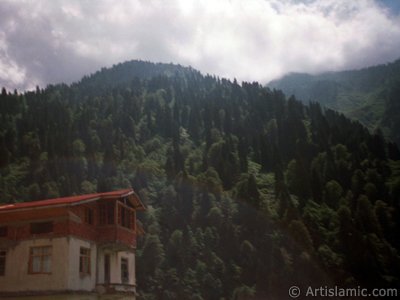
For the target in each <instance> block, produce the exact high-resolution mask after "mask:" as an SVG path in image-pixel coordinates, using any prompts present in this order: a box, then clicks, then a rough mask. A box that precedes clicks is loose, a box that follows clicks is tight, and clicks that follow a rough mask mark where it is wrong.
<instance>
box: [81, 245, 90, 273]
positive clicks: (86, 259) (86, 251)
mask: <svg viewBox="0 0 400 300" xmlns="http://www.w3.org/2000/svg"><path fill="white" fill-rule="evenodd" d="M82 251H83V253H82ZM91 253H92V251H91V249H90V248H87V247H80V248H79V274H81V275H91V269H92V263H91ZM84 266H86V268H84Z"/></svg>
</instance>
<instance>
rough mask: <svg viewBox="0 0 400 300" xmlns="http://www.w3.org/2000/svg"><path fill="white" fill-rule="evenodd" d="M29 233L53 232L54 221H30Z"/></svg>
mask: <svg viewBox="0 0 400 300" xmlns="http://www.w3.org/2000/svg"><path fill="white" fill-rule="evenodd" d="M29 229H30V230H29V232H30V234H49V233H53V232H54V222H53V221H46V222H32V223H31V224H30V228H29Z"/></svg>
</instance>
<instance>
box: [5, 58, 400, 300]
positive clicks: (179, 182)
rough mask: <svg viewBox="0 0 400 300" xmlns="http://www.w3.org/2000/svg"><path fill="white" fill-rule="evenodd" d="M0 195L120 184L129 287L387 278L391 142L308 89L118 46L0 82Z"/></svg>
mask: <svg viewBox="0 0 400 300" xmlns="http://www.w3.org/2000/svg"><path fill="white" fill-rule="evenodd" d="M0 124H1V126H0V201H2V202H20V201H31V200H37V199H45V198H52V197H59V196H67V195H73V194H83V193H90V192H96V191H99V192H100V191H110V190H114V189H118V188H127V187H131V186H132V187H133V188H134V189H135V190H136V191H137V192H138V194H139V195H140V197H141V199H142V201H143V202H144V203H145V204H146V206H147V208H148V209H147V211H146V212H145V213H143V214H142V215H141V216H140V218H141V222H142V223H143V226H144V229H145V231H146V234H145V235H144V236H142V237H141V238H140V240H139V246H138V249H137V281H138V282H137V283H138V290H139V293H140V299H147V300H149V299H196V300H200V299H205V300H213V299H226V300H227V299H232V300H238V299H253V298H254V299H287V298H288V294H287V293H288V287H290V286H292V285H298V286H300V287H307V286H308V285H312V286H315V287H319V286H321V285H328V286H333V285H335V284H337V285H339V286H341V287H357V286H358V285H360V286H363V287H371V288H372V287H374V288H377V287H399V285H400V255H399V250H400V239H399V236H398V233H399V232H400V228H399V225H400V223H399V220H400V215H399V213H400V210H399V199H400V153H399V150H398V147H397V146H396V144H394V143H388V142H386V141H385V140H384V138H383V137H382V135H381V134H379V132H378V133H376V134H371V133H370V132H369V131H368V130H367V129H366V128H365V127H363V126H362V125H361V124H360V123H358V122H355V121H351V120H349V119H347V118H346V117H344V116H343V115H342V114H339V113H337V112H335V111H333V110H329V109H323V108H321V106H320V104H318V103H310V104H308V105H307V106H305V105H304V104H302V103H301V102H299V101H297V100H296V99H295V98H294V97H290V98H288V99H287V98H285V96H284V94H283V93H282V92H281V91H277V90H270V89H269V88H265V87H263V86H261V85H260V84H259V83H256V82H253V83H248V82H243V83H242V84H239V83H238V82H236V80H234V81H233V82H232V81H229V80H226V79H220V78H216V77H215V76H210V75H207V76H204V75H202V74H200V73H199V72H198V71H196V70H193V69H191V68H184V67H181V66H176V65H172V64H169V65H167V64H152V63H149V62H141V61H131V62H127V63H123V64H119V65H116V66H114V67H112V68H110V69H102V70H101V71H99V72H97V73H95V74H93V75H91V76H87V77H85V78H83V79H82V80H81V81H80V82H78V83H75V84H72V85H70V86H67V85H55V86H48V87H47V88H45V89H40V88H37V89H36V91H30V92H25V93H18V92H16V91H15V92H9V91H6V90H5V89H3V90H2V92H1V95H0Z"/></svg>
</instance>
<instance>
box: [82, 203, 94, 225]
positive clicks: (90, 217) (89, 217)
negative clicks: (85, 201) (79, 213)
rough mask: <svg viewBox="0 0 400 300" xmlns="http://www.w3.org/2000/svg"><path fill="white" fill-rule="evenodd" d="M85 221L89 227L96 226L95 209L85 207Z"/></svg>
mask: <svg viewBox="0 0 400 300" xmlns="http://www.w3.org/2000/svg"><path fill="white" fill-rule="evenodd" d="M84 219H85V223H86V224H88V225H93V224H94V222H93V221H94V212H93V209H92V208H90V207H87V206H85V207H84Z"/></svg>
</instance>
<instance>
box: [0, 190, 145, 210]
mask: <svg viewBox="0 0 400 300" xmlns="http://www.w3.org/2000/svg"><path fill="white" fill-rule="evenodd" d="M131 194H134V192H133V190H132V189H124V190H119V191H113V192H107V193H96V194H87V195H80V196H72V197H63V198H54V199H47V200H39V201H31V202H22V203H13V204H6V205H1V206H0V212H2V211H9V210H17V209H23V208H36V207H44V206H53V205H72V204H78V203H79V202H84V201H90V200H99V199H106V198H119V197H125V196H129V195H131ZM135 198H137V199H135V203H138V204H139V206H142V207H143V208H144V206H143V204H142V203H141V202H140V200H139V198H138V197H135Z"/></svg>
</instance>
